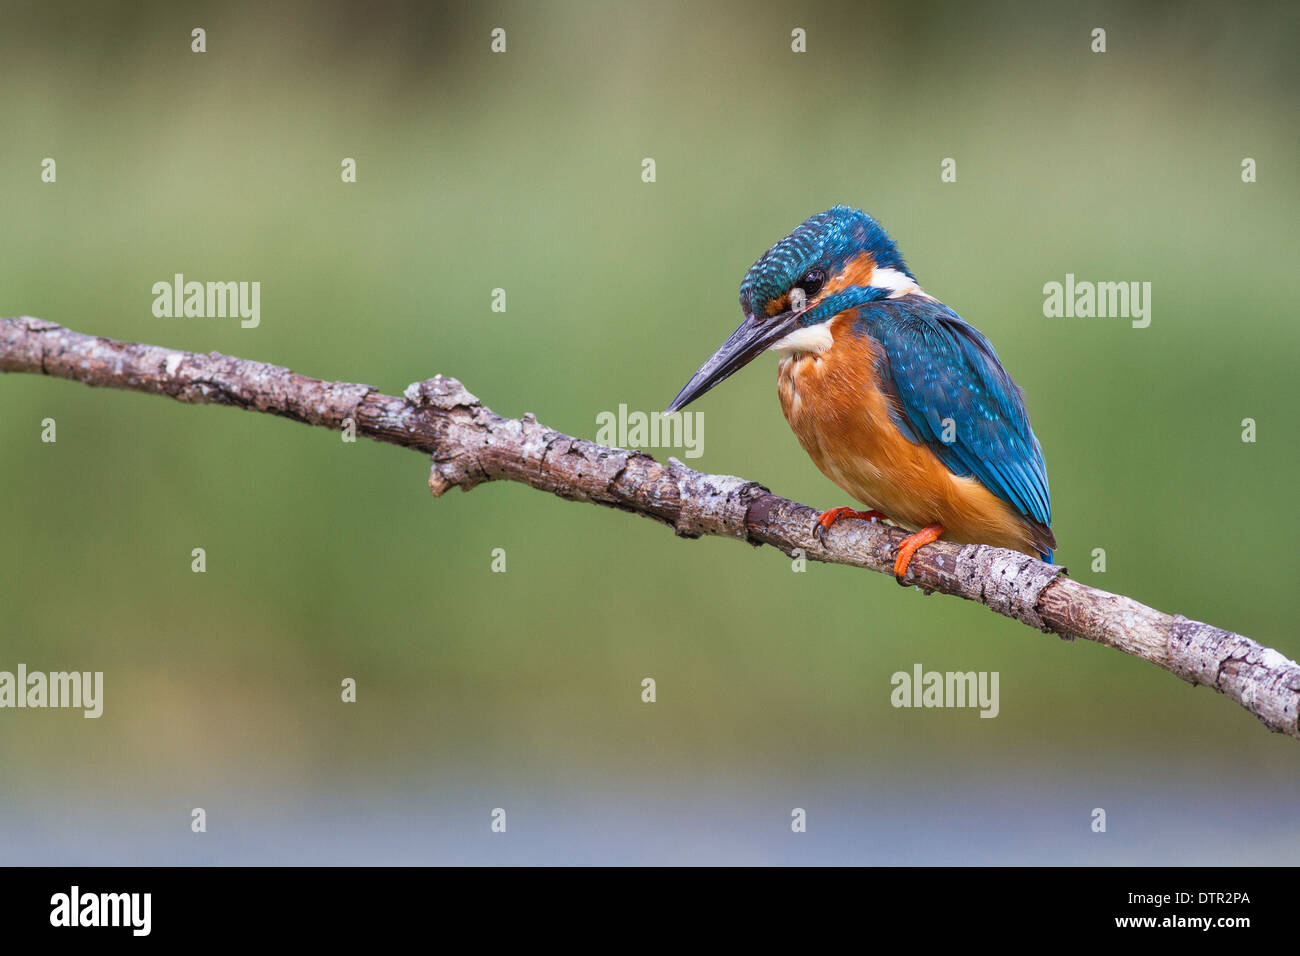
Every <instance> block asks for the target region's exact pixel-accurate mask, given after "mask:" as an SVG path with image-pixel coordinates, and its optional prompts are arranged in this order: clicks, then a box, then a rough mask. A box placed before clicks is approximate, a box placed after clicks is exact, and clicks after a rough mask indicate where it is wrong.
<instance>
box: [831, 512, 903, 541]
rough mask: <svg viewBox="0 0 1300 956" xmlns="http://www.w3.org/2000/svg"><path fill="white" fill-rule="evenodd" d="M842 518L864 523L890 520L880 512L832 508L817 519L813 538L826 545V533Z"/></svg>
mask: <svg viewBox="0 0 1300 956" xmlns="http://www.w3.org/2000/svg"><path fill="white" fill-rule="evenodd" d="M841 518H858V519H860V520H862V521H877V520H880V521H888V520H889V519H888V518H887V517H886V516H885V515H883V514H881V513H880V512H879V511H854V510H853V509H852V508H832V509H831V510H830V511H823V512H822V513H821V514H820V515H819V516H818V517H817V523H816V524H815V525H813V537H814V538H816V539H817V540H818V541H820V542H821V543H822V544H825V543H826V532H827V531H829V530H830V527H831V525H833V524H834V523H835V522H837V521H839V520H840V519H841Z"/></svg>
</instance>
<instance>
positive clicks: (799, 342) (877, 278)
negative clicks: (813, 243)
mask: <svg viewBox="0 0 1300 956" xmlns="http://www.w3.org/2000/svg"><path fill="white" fill-rule="evenodd" d="M871 287H872V288H873V289H887V290H889V296H888V298H890V299H897V298H900V297H901V296H905V295H919V296H921V297H922V298H925V299H933V298H934V296H932V295H930V294H929V293H927V292H925V291H924V290H922V288H921V287H920V286H919V285H917V284H916V280H915V279H911V278H909V277H908V276H907V274H906V273H903V272H899V271H898V270H897V269H876V270H875V271H874V272H872V273H871ZM796 296H797V299H796ZM806 304H807V297H806V296H805V295H804V291H803V289H800V288H799V287H798V286H796V287H795V288H793V289H791V290H790V307H791V309H794V310H796V311H798V310H801V309H803V308H804V306H805V305H806ZM834 344H835V337H834V336H833V335H831V323H830V320H827V321H825V322H819V323H817V324H816V325H809V326H807V327H802V326H801V327H800V328H797V329H795V330H794V331H793V332H791V333H790V334H789V335H787V336H786V337H785V338H783V339H781V340H780V341H779V342H775V343H773V344H772V345H769V346H768V351H769V352H780V353H781V357H782V358H783V359H784V358H789V357H791V356H792V355H821V354H822V353H823V352H825V351H827V350H829V349H830V348H831V346H833V345H834Z"/></svg>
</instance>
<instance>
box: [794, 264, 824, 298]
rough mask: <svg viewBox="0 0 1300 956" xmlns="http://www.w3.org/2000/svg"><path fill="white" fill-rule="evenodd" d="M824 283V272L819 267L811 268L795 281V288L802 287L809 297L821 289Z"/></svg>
mask: <svg viewBox="0 0 1300 956" xmlns="http://www.w3.org/2000/svg"><path fill="white" fill-rule="evenodd" d="M825 284H826V273H825V272H822V270H821V269H813V270H812V271H810V272H808V273H806V274H805V275H804V277H803V278H802V279H800V280H799V281H798V282H796V283H795V288H797V289H803V291H804V295H807V296H809V297H811V296H814V295H816V294H817V293H818V292H819V291H821V287H822V286H823V285H825Z"/></svg>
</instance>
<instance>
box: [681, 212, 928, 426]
mask: <svg viewBox="0 0 1300 956" xmlns="http://www.w3.org/2000/svg"><path fill="white" fill-rule="evenodd" d="M915 286H916V282H915V280H914V279H913V277H912V274H911V273H910V272H909V271H908V270H907V266H906V265H904V263H903V257H902V256H900V255H899V254H898V250H897V248H896V247H895V246H894V241H893V240H892V239H890V238H889V236H888V235H887V234H886V233H885V230H884V229H882V228H881V226H880V223H878V222H876V220H874V219H872V218H871V217H870V216H868V215H867V214H866V213H865V212H861V211H859V210H857V209H853V208H850V207H849V206H834V207H833V208H831V209H828V210H826V212H823V213H819V214H818V215H816V216H813V217H812V218H810V219H807V220H805V221H804V222H802V223H801V224H800V225H799V226H797V227H796V228H795V230H794V231H793V232H792V233H790V235H788V236H786V237H785V238H784V239H782V240H781V241H780V242H778V243H777V244H776V245H774V246H773V247H772V248H771V249H769V250H767V252H766V253H764V254H763V257H762V258H761V259H759V260H758V261H757V262H755V263H754V264H753V265H752V266H751V267H750V269H749V271H748V272H747V273H745V278H744V280H743V281H742V282H741V283H740V309H741V311H742V312H743V313H744V315H745V318H744V320H743V321H742V322H741V323H740V326H739V328H737V329H736V331H734V332H732V333H731V335H730V337H728V339H727V341H725V342H723V343H722V345H721V346H719V347H718V350H717V351H716V352H714V353H713V354H712V355H711V356H709V358H708V360H707V361H706V362H705V363H704V364H703V365H701V366H700V368H699V371H697V372H696V373H695V374H694V375H692V376H691V380H690V381H689V382H687V383H686V385H685V387H684V388H683V389H682V390H681V392H680V393H679V394H678V396H677V397H676V398H675V399H673V401H672V404H671V405H669V406H668V411H669V412H675V411H677V410H678V409H681V408H685V407H686V406H687V405H688V404H690V403H691V402H693V401H694V400H695V399H697V398H699V397H700V396H701V395H703V394H704V393H705V392H707V391H708V390H709V389H711V388H713V386H715V385H717V384H718V383H719V382H721V381H723V380H724V379H726V378H727V377H728V376H730V375H732V374H733V373H735V372H737V371H739V370H740V369H742V368H744V367H745V366H746V365H747V364H749V362H751V361H752V360H753V359H754V358H755V357H756V356H757V355H758V354H759V353H760V352H763V351H765V350H767V349H775V350H777V351H781V352H788V353H794V352H813V353H816V352H820V351H824V350H825V349H826V348H829V347H830V344H831V337H830V330H829V324H830V321H831V319H833V318H834V317H835V316H836V315H838V314H839V313H841V312H843V311H844V310H846V309H851V308H853V307H855V306H859V305H863V304H865V303H867V302H870V301H873V300H874V299H882V298H885V297H886V296H889V295H894V294H899V293H901V292H904V291H906V290H909V289H912V288H915Z"/></svg>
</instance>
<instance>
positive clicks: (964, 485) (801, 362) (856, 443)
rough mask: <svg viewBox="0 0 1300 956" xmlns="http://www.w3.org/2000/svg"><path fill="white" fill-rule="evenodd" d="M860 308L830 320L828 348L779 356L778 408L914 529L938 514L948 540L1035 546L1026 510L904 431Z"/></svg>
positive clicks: (822, 464)
mask: <svg viewBox="0 0 1300 956" xmlns="http://www.w3.org/2000/svg"><path fill="white" fill-rule="evenodd" d="M853 315H854V313H853V312H845V313H841V314H840V315H837V316H836V317H835V318H834V319H832V320H831V321H830V323H829V326H830V333H831V336H832V340H833V344H832V345H831V347H830V348H829V349H826V350H825V351H823V352H821V353H820V354H816V353H813V352H795V353H793V354H790V355H783V356H782V359H781V365H780V372H779V376H778V379H777V390H778V392H779V394H780V396H781V409H782V410H783V411H784V412H785V418H786V421H788V422H789V423H790V427H791V428H792V429H794V433H795V436H796V437H797V438H798V439H799V444H801V445H802V446H803V448H804V451H806V452H808V455H809V457H811V458H812V460H813V462H814V463H816V465H817V467H818V468H820V469H821V471H822V474H824V475H825V476H826V477H827V478H829V479H830V480H831V481H833V482H835V484H837V485H839V486H840V488H842V489H844V491H846V492H847V493H848V494H850V495H851V496H852V497H853V498H855V499H856V500H858V501H860V502H862V503H863V504H865V505H866V506H867V507H869V508H873V509H875V510H877V511H880V512H882V513H883V514H886V515H888V516H889V517H890V519H891V520H893V521H894V522H895V523H896V524H899V525H901V526H903V527H905V528H907V529H908V530H910V531H915V530H917V529H919V528H923V527H925V526H926V525H928V524H933V523H936V522H937V523H939V524H941V525H943V526H944V529H945V533H944V535H943V536H944V538H947V539H948V540H951V541H957V542H960V543H963V544H990V545H994V546H996V547H1002V548H1012V549H1014V550H1016V551H1023V552H1025V553H1026V554H1031V555H1035V556H1037V554H1038V549H1037V548H1036V547H1035V546H1034V543H1033V536H1032V534H1031V531H1030V528H1029V525H1028V523H1027V520H1026V519H1025V518H1024V517H1023V516H1021V515H1020V514H1019V512H1017V511H1016V510H1015V509H1014V508H1013V507H1012V506H1011V505H1009V504H1007V503H1006V502H1005V501H1003V500H1002V499H1001V498H999V497H998V496H997V495H995V494H993V493H992V492H991V491H989V490H988V489H987V488H985V487H984V486H983V485H982V484H980V483H979V481H977V480H976V479H974V478H962V477H959V476H957V475H954V474H953V473H952V472H951V471H949V470H948V468H947V466H946V465H944V463H943V462H942V461H940V460H939V458H938V456H937V455H935V454H934V452H932V451H930V449H929V448H928V447H926V446H925V445H923V444H916V443H914V442H911V441H909V440H908V439H907V438H906V437H905V436H904V435H903V434H902V433H901V432H899V430H898V428H897V427H896V426H895V425H894V423H893V421H891V419H890V415H889V411H890V404H889V397H888V396H887V395H886V394H885V392H883V391H882V390H881V388H880V382H879V379H878V376H877V373H876V356H877V354H878V350H879V349H880V348H881V346H880V345H879V343H877V342H875V341H874V340H873V339H871V338H869V337H867V336H859V335H855V334H853V332H852V327H853Z"/></svg>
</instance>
